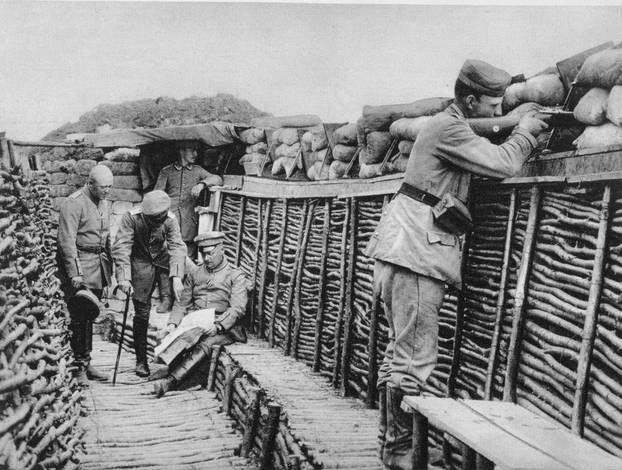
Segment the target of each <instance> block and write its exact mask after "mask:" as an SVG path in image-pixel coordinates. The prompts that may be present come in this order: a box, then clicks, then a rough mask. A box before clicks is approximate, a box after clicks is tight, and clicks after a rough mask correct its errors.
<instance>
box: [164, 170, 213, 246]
mask: <svg viewBox="0 0 622 470" xmlns="http://www.w3.org/2000/svg"><path fill="white" fill-rule="evenodd" d="M199 183H204V184H205V185H206V186H216V185H221V184H222V178H221V177H220V176H218V175H214V174H212V173H210V172H209V171H207V170H206V169H205V168H203V167H201V166H199V165H186V166H182V165H180V164H179V163H174V164H172V165H168V166H165V167H164V168H162V170H160V174H159V175H158V179H157V181H156V184H155V187H154V188H153V189H154V190H157V189H159V190H162V191H164V192H166V194H168V195H169V196H170V198H171V212H173V214H175V217H177V221H178V222H179V226H180V227H181V238H182V239H183V241H184V242H186V243H188V242H192V241H193V239H194V237H195V236H196V234H197V228H198V224H199V219H198V216H197V214H196V212H195V211H194V206H195V200H194V198H193V197H192V188H193V187H194V186H196V185H197V184H199Z"/></svg>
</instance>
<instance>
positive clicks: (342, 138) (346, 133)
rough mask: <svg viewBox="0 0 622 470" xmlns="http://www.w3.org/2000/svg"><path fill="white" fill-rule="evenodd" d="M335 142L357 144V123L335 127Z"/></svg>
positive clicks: (336, 143)
mask: <svg viewBox="0 0 622 470" xmlns="http://www.w3.org/2000/svg"><path fill="white" fill-rule="evenodd" d="M333 142H334V143H335V145H338V144H343V145H356V123H355V122H353V123H350V124H346V125H345V126H341V127H339V128H337V129H335V131H334V132H333Z"/></svg>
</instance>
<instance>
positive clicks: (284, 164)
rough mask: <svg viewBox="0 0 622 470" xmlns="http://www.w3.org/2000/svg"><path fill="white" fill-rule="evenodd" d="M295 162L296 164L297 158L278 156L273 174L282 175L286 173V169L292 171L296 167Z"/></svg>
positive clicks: (288, 171)
mask: <svg viewBox="0 0 622 470" xmlns="http://www.w3.org/2000/svg"><path fill="white" fill-rule="evenodd" d="M295 164H296V159H295V158H289V157H281V158H278V159H277V160H276V161H275V162H274V163H273V164H272V174H273V175H274V176H276V175H280V174H281V173H285V172H286V171H287V173H290V172H291V171H292V170H293V169H294V165H295Z"/></svg>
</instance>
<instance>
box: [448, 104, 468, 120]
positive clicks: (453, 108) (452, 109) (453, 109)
mask: <svg viewBox="0 0 622 470" xmlns="http://www.w3.org/2000/svg"><path fill="white" fill-rule="evenodd" d="M445 111H447V112H448V113H449V114H451V115H453V116H456V117H458V118H460V119H466V116H465V114H464V112H463V111H462V109H460V106H458V105H457V104H456V102H455V101H454V102H453V103H451V104H450V105H449V106H447V109H446V110H445Z"/></svg>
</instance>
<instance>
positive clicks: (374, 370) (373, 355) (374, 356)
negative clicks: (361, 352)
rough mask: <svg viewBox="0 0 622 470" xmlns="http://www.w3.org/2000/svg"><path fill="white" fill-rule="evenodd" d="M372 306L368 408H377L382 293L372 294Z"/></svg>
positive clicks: (369, 342)
mask: <svg viewBox="0 0 622 470" xmlns="http://www.w3.org/2000/svg"><path fill="white" fill-rule="evenodd" d="M372 295H373V298H372V304H371V310H370V320H369V341H368V350H369V362H368V368H367V400H366V403H367V407H368V408H375V407H376V395H377V394H378V388H377V384H376V382H377V381H378V304H379V303H380V293H379V292H376V291H375V290H374V292H373V293H372Z"/></svg>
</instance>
